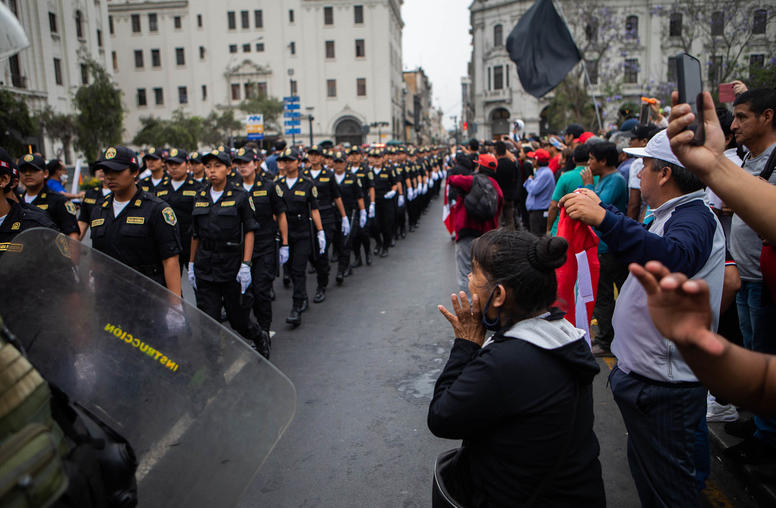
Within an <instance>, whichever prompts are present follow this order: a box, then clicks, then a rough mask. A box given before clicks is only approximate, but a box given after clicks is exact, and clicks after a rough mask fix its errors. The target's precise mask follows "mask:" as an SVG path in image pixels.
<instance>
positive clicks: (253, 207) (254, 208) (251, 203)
mask: <svg viewBox="0 0 776 508" xmlns="http://www.w3.org/2000/svg"><path fill="white" fill-rule="evenodd" d="M266 192H267V191H264V193H265V194H266ZM248 204H249V205H250V207H251V210H253V211H254V212H255V211H256V206H254V204H253V198H248Z"/></svg>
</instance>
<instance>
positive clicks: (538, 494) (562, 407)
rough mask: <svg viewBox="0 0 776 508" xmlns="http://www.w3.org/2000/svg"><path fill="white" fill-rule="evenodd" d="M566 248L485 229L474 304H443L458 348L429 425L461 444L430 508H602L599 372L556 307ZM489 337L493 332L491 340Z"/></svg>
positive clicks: (447, 459) (441, 463)
mask: <svg viewBox="0 0 776 508" xmlns="http://www.w3.org/2000/svg"><path fill="white" fill-rule="evenodd" d="M567 248H568V244H567V243H566V241H565V240H564V239H563V238H557V237H555V238H553V237H549V236H547V237H541V238H537V237H536V236H534V235H533V234H531V233H528V232H515V231H507V230H504V229H497V230H493V231H489V232H487V233H485V234H484V235H482V236H481V237H479V238H478V239H477V240H476V242H475V243H474V245H473V247H472V272H471V273H470V274H469V291H470V292H471V295H472V304H471V306H470V305H469V302H468V300H467V298H466V295H465V294H464V293H463V292H461V293H459V294H458V295H455V294H453V295H451V296H452V306H453V312H452V313H451V312H450V311H448V310H447V309H446V308H444V307H443V306H441V305H440V306H439V310H440V312H442V314H443V315H444V316H445V318H447V320H448V321H450V323H451V324H452V326H453V331H454V332H455V337H456V338H455V342H454V343H453V349H452V351H451V353H450V359H449V360H448V362H447V365H445V368H444V370H443V371H442V374H441V375H440V376H439V379H438V380H437V382H436V386H435V388H434V398H433V400H432V401H431V406H430V408H429V413H428V426H429V429H430V430H431V432H433V433H434V435H436V436H437V437H441V438H447V439H462V440H463V445H462V447H461V448H458V449H457V450H452V451H450V452H447V453H445V454H442V455H441V456H440V457H439V459H438V461H437V468H436V476H435V478H436V479H437V482H438V484H441V485H443V487H441V489H442V491H444V492H445V495H442V496H441V498H440V496H439V494H438V493H439V490H435V506H456V503H457V505H458V506H466V507H468V506H476V507H484V506H488V507H492V506H574V507H601V506H605V504H606V500H605V495H604V487H603V480H602V478H601V464H600V463H599V461H598V453H599V446H598V440H597V438H596V436H595V433H594V432H593V394H592V384H591V383H592V380H593V378H594V377H595V375H596V374H598V372H599V367H598V364H597V363H596V361H595V359H594V358H593V355H592V353H591V352H590V347H589V346H588V344H587V342H586V341H585V334H584V332H583V331H582V330H579V329H577V328H575V327H574V326H573V325H572V324H571V323H569V322H568V321H566V320H565V319H563V313H562V312H560V311H558V310H557V309H555V308H554V307H552V305H553V302H554V301H555V299H556V293H557V282H556V280H555V269H556V268H558V267H560V266H561V265H562V264H563V263H564V262H565V260H566V250H567ZM481 302H485V304H484V308H483V309H482V310H480V309H481V307H480V305H481ZM486 330H490V331H494V332H496V333H495V335H493V336H492V337H491V338H489V339H488V340H487V341H485V333H486ZM445 488H446V491H445ZM451 498H452V499H454V500H455V502H454V503H453V501H452V499H451ZM439 499H445V502H443V503H438V501H439Z"/></svg>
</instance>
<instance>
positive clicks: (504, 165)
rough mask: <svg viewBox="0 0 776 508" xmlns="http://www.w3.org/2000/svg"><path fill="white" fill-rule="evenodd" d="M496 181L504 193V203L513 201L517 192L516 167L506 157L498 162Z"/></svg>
mask: <svg viewBox="0 0 776 508" xmlns="http://www.w3.org/2000/svg"><path fill="white" fill-rule="evenodd" d="M496 181H497V182H498V184H499V186H500V187H501V192H503V193H504V201H514V200H515V192H516V191H517V166H516V165H515V163H514V162H512V161H511V160H510V159H509V158H507V157H502V158H500V159H499V160H498V167H497V168H496Z"/></svg>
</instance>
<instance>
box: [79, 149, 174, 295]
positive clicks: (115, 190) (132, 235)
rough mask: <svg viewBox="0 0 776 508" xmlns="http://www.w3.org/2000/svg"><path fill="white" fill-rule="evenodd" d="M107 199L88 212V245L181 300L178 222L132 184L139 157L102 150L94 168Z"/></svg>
mask: <svg viewBox="0 0 776 508" xmlns="http://www.w3.org/2000/svg"><path fill="white" fill-rule="evenodd" d="M95 167H96V168H100V169H102V170H103V171H104V172H105V181H106V182H107V184H108V188H109V189H110V190H111V194H110V195H108V196H107V197H106V198H105V200H104V201H103V202H102V204H101V205H100V206H96V207H93V208H92V212H91V216H90V219H91V220H90V221H89V225H90V227H91V229H92V246H93V247H94V248H95V249H97V250H99V251H100V252H103V253H105V254H107V255H109V256H111V257H112V258H114V259H117V260H119V261H121V262H122V263H124V264H125V265H127V266H129V267H131V268H134V269H135V270H137V271H138V272H140V273H142V274H144V275H146V276H147V277H149V278H151V279H153V280H155V281H156V282H158V283H159V284H162V285H164V286H167V289H169V290H170V291H172V292H173V293H175V294H176V295H178V296H180V295H181V272H180V267H179V266H178V255H179V254H180V252H181V241H180V233H179V232H178V218H177V217H176V216H175V212H174V211H173V210H172V208H170V207H169V206H168V205H167V203H165V202H164V201H162V200H161V199H159V198H157V197H155V196H153V195H152V194H149V193H147V192H144V191H143V190H141V189H139V188H138V187H137V185H135V179H136V178H137V174H138V172H139V171H140V166H139V165H138V160H137V155H135V152H134V151H132V150H130V149H129V148H127V147H123V146H116V147H113V146H112V147H109V148H108V149H107V150H105V151H104V152H103V153H102V155H100V158H99V159H98V160H97V162H96V163H95Z"/></svg>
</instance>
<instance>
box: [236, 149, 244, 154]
mask: <svg viewBox="0 0 776 508" xmlns="http://www.w3.org/2000/svg"><path fill="white" fill-rule="evenodd" d="M237 155H245V148H240V150H239V151H238V152H237Z"/></svg>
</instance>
